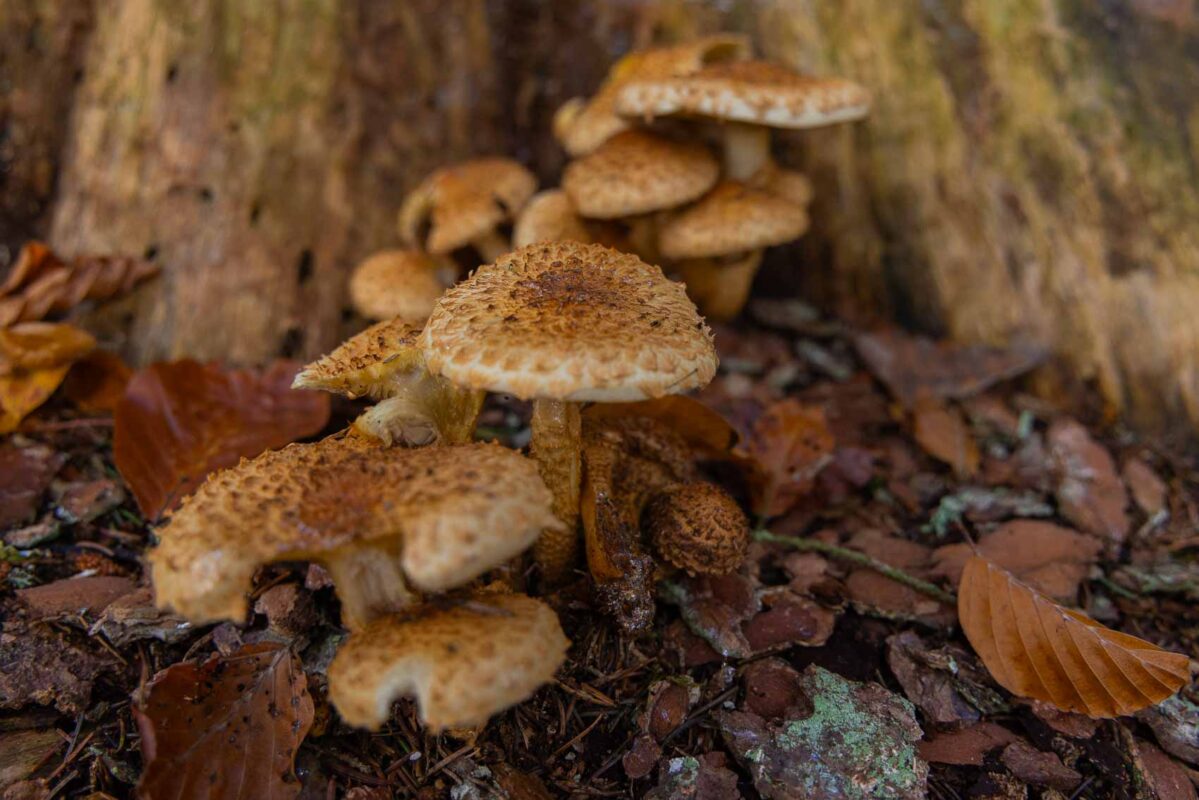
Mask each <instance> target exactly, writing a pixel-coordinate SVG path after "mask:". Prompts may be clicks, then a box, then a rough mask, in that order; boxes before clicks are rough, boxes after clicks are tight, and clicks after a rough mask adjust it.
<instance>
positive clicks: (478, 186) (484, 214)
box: [399, 157, 537, 253]
mask: <svg viewBox="0 0 1199 800" xmlns="http://www.w3.org/2000/svg"><path fill="white" fill-rule="evenodd" d="M535 191H537V179H536V178H535V177H533V173H531V172H529V171H528V170H527V169H525V168H524V167H523V166H521V165H520V164H519V163H518V162H516V161H513V160H512V159H510V158H498V157H497V158H479V159H475V160H473V161H466V162H464V163H462V164H455V165H454V166H450V167H444V168H442V169H439V170H437V171H436V172H434V173H433V174H431V175H430V176H429V177H427V178H425V180H424V181H422V182H421V184H420V185H419V186H418V187H416V189H414V190H413V191H412V193H411V194H409V195H408V197H407V198H405V199H404V204H403V206H402V207H401V208H400V217H399V224H400V235H401V236H402V237H403V239H404V241H405V242H407V243H408V244H410V245H412V246H414V247H421V248H424V249H426V250H428V251H429V252H431V253H449V252H452V251H454V250H457V249H458V248H460V247H466V246H468V245H470V244H471V243H472V242H474V241H476V240H478V239H481V238H484V237H486V236H488V235H490V234H492V233H494V231H495V229H496V228H497V227H498V226H499V225H501V224H503V223H505V222H510V221H512V219H514V218H515V216H516V214H517V213H518V212H519V211H520V209H521V208H522V207H524V204H525V203H527V202H528V200H529V198H530V197H532V196H533V193H534V192H535ZM426 224H427V225H428V237H427V239H426V240H424V241H422V233H423V230H424V228H425V226H426Z"/></svg>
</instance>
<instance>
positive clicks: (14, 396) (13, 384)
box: [0, 365, 70, 434]
mask: <svg viewBox="0 0 1199 800" xmlns="http://www.w3.org/2000/svg"><path fill="white" fill-rule="evenodd" d="M68 369H70V367H69V366H66V365H64V366H61V367H49V368H47V369H37V370H17V371H15V372H12V373H10V374H8V375H0V434H3V433H11V432H12V431H15V430H16V429H17V426H18V425H20V424H21V420H23V419H25V417H27V416H29V415H30V414H31V413H33V411H34V410H35V409H37V407H38V406H40V405H41V404H42V403H44V402H46V401H47V400H49V399H50V395H52V394H54V390H55V389H57V388H58V385H59V384H60V383H62V379H63V378H65V377H66V375H67V370H68Z"/></svg>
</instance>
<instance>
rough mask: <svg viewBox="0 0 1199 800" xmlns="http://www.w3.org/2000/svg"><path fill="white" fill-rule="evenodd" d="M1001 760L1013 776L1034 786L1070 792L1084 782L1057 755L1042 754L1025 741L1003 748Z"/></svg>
mask: <svg viewBox="0 0 1199 800" xmlns="http://www.w3.org/2000/svg"><path fill="white" fill-rule="evenodd" d="M999 760H1000V761H1002V762H1003V765H1004V766H1005V767H1007V768H1008V769H1009V770H1011V772H1012V774H1013V775H1015V776H1016V777H1017V778H1019V779H1020V780H1022V781H1024V782H1025V783H1031V784H1032V785H1033V786H1048V787H1050V788H1053V789H1057V790H1059V791H1063V792H1069V791H1073V789H1074V787H1076V786H1078V783H1079V781H1081V780H1082V776H1081V775H1079V774H1078V773H1077V772H1075V771H1074V770H1072V769H1070V768H1069V767H1067V766H1066V765H1065V764H1063V763H1062V760H1061V758H1059V757H1058V756H1057V754H1056V753H1045V752H1042V751H1040V750H1038V749H1036V748H1035V747H1033V746H1032V745H1030V744H1029V743H1028V742H1025V741H1015V742H1012V743H1011V744H1009V745H1008V746H1007V747H1005V748H1003V753H1002V754H1001V755H1000V756H999Z"/></svg>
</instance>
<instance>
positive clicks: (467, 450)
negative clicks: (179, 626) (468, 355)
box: [149, 436, 556, 622]
mask: <svg viewBox="0 0 1199 800" xmlns="http://www.w3.org/2000/svg"><path fill="white" fill-rule="evenodd" d="M550 502H551V497H550V493H549V491H548V490H547V489H546V488H545V485H544V483H542V481H541V478H540V477H539V475H538V473H537V467H536V465H535V464H534V463H533V462H532V461H531V460H529V459H527V458H525V457H524V456H522V455H520V454H519V453H516V452H515V451H512V450H508V449H506V448H503V447H500V446H499V445H495V444H471V445H457V446H446V447H437V448H425V449H417V450H410V449H405V448H380V447H377V446H373V445H371V444H369V443H367V442H365V441H364V440H361V439H359V438H357V437H349V436H347V437H343V438H329V439H325V440H323V441H320V442H316V443H313V444H293V445H289V446H287V447H285V448H283V449H282V450H274V451H270V452H267V453H264V454H262V455H260V456H258V457H257V458H255V459H253V460H249V461H246V460H243V461H242V462H241V463H240V464H238V465H237V466H236V467H233V468H231V469H227V470H223V471H221V472H218V473H216V474H214V475H212V476H210V477H209V478H208V480H207V481H205V482H204V484H203V485H202V486H201V487H200V488H199V489H198V490H197V491H196V493H195V494H193V495H192V496H191V497H189V498H187V499H185V500H184V502H183V505H182V506H181V507H180V509H179V510H178V511H177V512H175V514H174V515H173V516H172V517H171V519H170V521H169V522H168V523H167V524H166V525H165V526H163V528H162V529H161V531H160V532H159V536H160V539H161V543H160V544H159V546H158V547H156V548H155V549H154V550H153V551H151V553H150V556H149V559H150V564H151V566H152V568H153V575H154V586H155V591H156V592H157V597H158V602H159V604H160V605H164V606H170V607H172V608H173V609H175V610H176V611H177V612H179V613H180V614H183V615H184V616H186V617H187V618H189V619H191V620H193V621H195V622H208V621H213V620H218V619H232V620H240V619H242V618H243V616H244V614H245V611H246V597H245V595H246V592H247V591H248V590H249V588H250V584H251V580H252V578H253V576H254V571H255V570H256V569H257V568H258V566H259V565H261V564H266V563H270V562H275V561H293V560H313V561H320V562H323V563H327V564H330V565H331V566H333V565H334V562H335V561H336V559H338V558H340V557H341V556H342V555H344V554H346V553H347V552H351V551H353V550H354V549H355V548H361V547H368V548H372V549H373V550H377V551H378V552H379V553H380V554H382V553H384V552H385V551H386V552H387V553H394V552H395V551H396V550H398V551H399V556H398V568H400V569H402V570H403V572H404V573H405V574H406V576H407V578H408V579H410V580H411V582H412V583H413V584H414V585H416V586H417V587H418V588H420V589H422V590H426V591H440V590H444V589H447V588H451V587H454V586H460V585H462V584H464V583H466V582H467V581H469V580H471V579H473V578H474V577H476V576H478V575H479V574H480V573H482V572H483V571H485V570H487V569H490V568H492V567H494V566H496V565H498V564H501V563H503V562H504V561H506V560H507V559H509V558H511V557H512V556H514V555H516V554H518V553H520V552H521V551H522V550H524V549H525V548H526V547H528V546H529V545H531V544H532V543H533V541H534V540H535V539H536V538H537V535H538V534H539V532H540V531H541V529H542V528H544V527H547V526H550V527H552V526H554V525H555V524H556V523H555V520H554V517H553V515H552V514H551V512H550ZM380 557H383V556H382V555H380ZM365 566H367V567H369V566H370V565H369V564H367V565H365ZM393 571H398V570H396V569H395V568H393ZM335 577H336V572H335ZM369 588H370V587H359V586H345V585H338V586H337V590H338V594H339V595H340V596H341V597H342V599H343V603H345V602H346V599H347V596H348V595H351V594H353V593H355V592H360V591H366V590H368V589H369Z"/></svg>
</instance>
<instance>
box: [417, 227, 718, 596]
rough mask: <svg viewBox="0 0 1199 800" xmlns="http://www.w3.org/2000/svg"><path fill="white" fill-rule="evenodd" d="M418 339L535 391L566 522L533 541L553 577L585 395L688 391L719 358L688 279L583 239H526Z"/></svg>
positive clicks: (619, 397)
mask: <svg viewBox="0 0 1199 800" xmlns="http://www.w3.org/2000/svg"><path fill="white" fill-rule="evenodd" d="M421 341H422V346H423V348H424V351H425V360H426V363H427V364H428V368H429V370H430V372H432V373H434V374H438V375H442V376H444V377H446V378H447V379H448V380H450V381H451V382H453V383H454V384H456V385H458V386H462V387H465V388H469V389H484V390H487V391H492V392H505V393H508V394H512V395H515V396H516V397H520V398H525V399H532V400H533V401H534V404H533V421H532V435H533V436H532V444H531V449H532V454H533V457H534V458H535V459H536V460H537V461H538V463H539V464H540V465H541V474H542V477H543V478H544V479H545V482H546V485H547V486H549V487H550V490H551V491H552V492H553V494H554V511H555V513H556V514H557V515H558V517H559V519H561V520H562V521H563V522H564V523H565V527H563V528H558V529H555V530H551V531H549V532H547V534H546V535H543V536H542V538H541V539H540V540H539V541H538V543H537V546H536V547H535V549H534V554H535V555H536V556H537V560H538V562H539V563H540V564H541V566H542V570H543V574H544V575H545V576H546V578H547V580H549V581H550V582H554V581H560V580H561V579H562V578H563V577H565V575H566V574H567V573H568V571H569V569H570V567H571V565H572V563H573V561H574V559H575V556H576V554H577V552H578V536H577V524H578V513H579V482H580V470H581V464H580V444H581V420H580V415H579V407H578V404H579V403H580V402H601V403H602V402H622V401H631V400H643V399H646V398H651V397H661V396H664V395H667V394H676V393H682V392H686V391H689V390H691V389H694V388H698V387H700V386H703V385H705V384H707V383H708V381H710V380H711V379H712V376H713V375H714V374H715V372H716V364H717V359H716V350H715V348H714V346H713V343H712V334H711V331H709V330H708V327H707V326H706V325H705V324H704V322H703V320H702V319H701V318H700V316H699V315H698V314H697V313H696V310H695V306H694V305H693V304H692V302H691V301H690V300H689V299H688V298H687V294H686V292H685V291H684V289H683V287H682V286H681V285H680V284H677V283H674V282H672V281H669V280H667V279H666V277H665V276H664V275H663V274H662V271H661V270H660V269H659V268H657V267H654V266H650V265H649V264H646V263H645V262H643V261H641V260H640V259H639V258H637V257H636V256H634V255H630V254H627V253H619V252H616V251H615V250H610V249H608V248H606V247H603V246H601V245H595V244H590V245H588V244H580V243H577V242H547V243H541V244H535V245H529V246H527V247H522V248H520V249H519V250H516V251H514V252H512V253H509V254H507V255H506V256H504V257H503V258H501V259H500V260H499V261H497V262H496V263H494V264H488V265H485V266H482V267H480V268H479V269H478V270H476V271H475V273H474V274H473V275H472V276H471V277H470V278H468V279H467V280H465V281H462V282H461V283H459V284H458V285H457V286H455V287H453V288H452V289H450V290H449V291H448V292H446V293H445V294H444V295H443V296H442V298H441V299H440V300H439V301H438V303H437V307H436V308H435V309H434V310H433V314H432V315H430V317H429V322H428V324H426V326H425V330H424V334H423V336H422V340H421Z"/></svg>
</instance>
